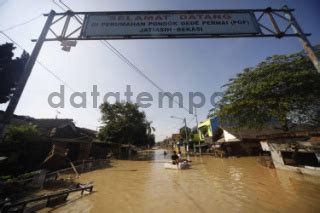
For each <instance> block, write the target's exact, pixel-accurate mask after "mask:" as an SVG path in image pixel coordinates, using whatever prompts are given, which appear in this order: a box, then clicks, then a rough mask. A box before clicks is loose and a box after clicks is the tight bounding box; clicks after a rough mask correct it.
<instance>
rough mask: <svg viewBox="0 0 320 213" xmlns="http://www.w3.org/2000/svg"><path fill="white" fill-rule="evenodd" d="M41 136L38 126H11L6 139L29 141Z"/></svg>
mask: <svg viewBox="0 0 320 213" xmlns="http://www.w3.org/2000/svg"><path fill="white" fill-rule="evenodd" d="M38 135H39V131H38V128H37V126H36V125H31V124H29V125H10V126H9V128H8V132H7V134H6V137H7V139H8V140H9V141H16V142H22V141H28V140H30V139H32V138H33V137H36V136H38Z"/></svg>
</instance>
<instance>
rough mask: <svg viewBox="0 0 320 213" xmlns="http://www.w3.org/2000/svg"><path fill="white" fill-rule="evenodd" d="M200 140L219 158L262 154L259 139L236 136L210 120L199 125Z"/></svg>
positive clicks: (218, 123) (217, 119) (215, 120)
mask: <svg viewBox="0 0 320 213" xmlns="http://www.w3.org/2000/svg"><path fill="white" fill-rule="evenodd" d="M198 129H199V136H200V140H201V141H204V143H205V144H206V145H207V147H208V148H209V149H211V151H212V152H213V153H214V155H215V156H218V157H226V156H243V155H257V154H259V153H260V152H261V146H260V143H259V142H260V141H259V139H252V138H246V137H243V136H242V135H239V134H235V133H234V132H232V131H230V130H229V128H226V127H225V126H223V125H222V124H221V123H220V122H219V118H218V117H213V118H208V119H206V120H204V121H202V122H200V124H199V125H198Z"/></svg>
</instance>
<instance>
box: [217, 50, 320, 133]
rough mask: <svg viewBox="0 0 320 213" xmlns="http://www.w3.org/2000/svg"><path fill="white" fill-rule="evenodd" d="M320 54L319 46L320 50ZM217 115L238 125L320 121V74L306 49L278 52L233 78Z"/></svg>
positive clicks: (282, 124)
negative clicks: (288, 52) (305, 52)
mask: <svg viewBox="0 0 320 213" xmlns="http://www.w3.org/2000/svg"><path fill="white" fill-rule="evenodd" d="M317 52H318V54H319V49H318V51H317ZM225 86H226V87H227V89H226V92H225V93H224V97H223V98H222V100H221V103H220V106H219V110H218V112H217V115H218V116H219V117H220V119H221V121H222V122H232V123H233V124H232V125H236V126H237V127H238V128H262V127H263V126H264V125H265V124H267V123H270V122H276V123H278V124H280V126H281V128H282V129H283V130H285V131H287V130H289V129H290V127H291V126H293V125H294V123H295V124H304V125H307V126H309V127H313V126H316V125H319V124H320V75H319V74H318V73H317V72H316V71H315V68H314V67H313V65H312V63H311V62H310V59H308V57H306V55H305V54H304V53H303V52H299V53H296V54H291V55H274V56H272V57H269V58H267V59H266V60H265V61H263V62H261V63H259V64H258V65H257V66H256V67H253V68H246V69H245V70H244V71H243V73H241V74H238V75H237V76H236V78H234V79H231V80H230V82H229V83H228V84H227V85H225Z"/></svg>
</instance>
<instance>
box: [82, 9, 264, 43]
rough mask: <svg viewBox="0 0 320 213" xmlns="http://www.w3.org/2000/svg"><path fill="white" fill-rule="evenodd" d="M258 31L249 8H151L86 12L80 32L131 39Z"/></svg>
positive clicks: (90, 36) (209, 35) (97, 36)
mask: <svg viewBox="0 0 320 213" xmlns="http://www.w3.org/2000/svg"><path fill="white" fill-rule="evenodd" d="M259 33H260V28H259V27H258V24H257V20H256V18H255V16H254V14H253V12H251V11H232V10H231V11H153V12H106V13H90V14H87V15H86V18H85V21H84V27H83V29H82V33H81V36H82V37H83V38H94V37H96V38H105V39H108V38H121V39H125V38H128V39H130V38H168V37H169V38H170V37H182V38H185V37H212V36H220V35H243V34H248V35H255V34H259Z"/></svg>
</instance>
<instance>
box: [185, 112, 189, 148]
mask: <svg viewBox="0 0 320 213" xmlns="http://www.w3.org/2000/svg"><path fill="white" fill-rule="evenodd" d="M184 131H185V132H186V141H187V153H188V152H189V138H188V130H187V119H186V118H184Z"/></svg>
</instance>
